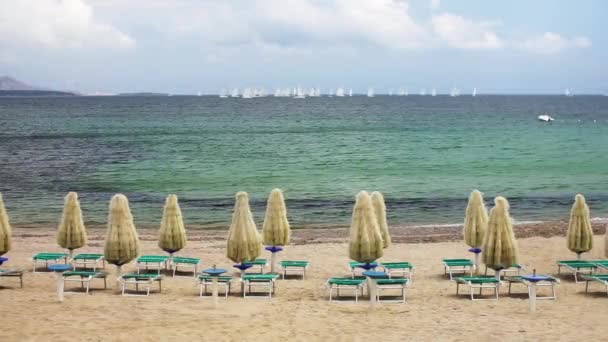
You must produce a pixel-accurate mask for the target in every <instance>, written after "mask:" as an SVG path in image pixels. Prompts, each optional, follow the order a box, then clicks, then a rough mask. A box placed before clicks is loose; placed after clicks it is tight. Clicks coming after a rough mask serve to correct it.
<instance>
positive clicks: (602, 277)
mask: <svg viewBox="0 0 608 342" xmlns="http://www.w3.org/2000/svg"><path fill="white" fill-rule="evenodd" d="M581 278H583V280H584V281H585V293H588V292H589V283H590V282H597V283H600V284H602V285H604V287H606V294H607V295H608V274H589V275H582V276H581Z"/></svg>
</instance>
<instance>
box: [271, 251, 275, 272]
mask: <svg viewBox="0 0 608 342" xmlns="http://www.w3.org/2000/svg"><path fill="white" fill-rule="evenodd" d="M276 261H277V252H272V254H271V255H270V273H273V274H274V270H275V269H276V267H275V265H276Z"/></svg>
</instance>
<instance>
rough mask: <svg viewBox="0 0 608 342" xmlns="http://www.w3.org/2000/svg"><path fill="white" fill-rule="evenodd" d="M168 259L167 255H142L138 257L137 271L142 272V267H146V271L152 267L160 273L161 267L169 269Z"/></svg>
mask: <svg viewBox="0 0 608 342" xmlns="http://www.w3.org/2000/svg"><path fill="white" fill-rule="evenodd" d="M168 260H169V257H168V256H166V255H142V256H140V257H139V258H137V262H136V263H137V273H140V270H141V268H144V269H145V270H146V273H148V270H149V269H150V268H155V269H156V270H157V271H158V274H160V271H161V269H163V268H164V269H167V261H168Z"/></svg>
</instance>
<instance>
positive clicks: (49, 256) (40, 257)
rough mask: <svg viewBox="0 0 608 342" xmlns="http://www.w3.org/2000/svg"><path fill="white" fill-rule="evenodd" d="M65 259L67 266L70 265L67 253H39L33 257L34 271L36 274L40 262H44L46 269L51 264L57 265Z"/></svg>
mask: <svg viewBox="0 0 608 342" xmlns="http://www.w3.org/2000/svg"><path fill="white" fill-rule="evenodd" d="M61 259H63V262H64V263H65V264H67V263H68V254H67V253H47V252H44V253H38V254H36V255H34V256H33V257H32V261H33V262H34V270H33V272H34V273H36V267H37V266H38V263H39V262H44V265H45V266H44V267H46V268H48V267H49V264H57V263H59V261H60V260H61Z"/></svg>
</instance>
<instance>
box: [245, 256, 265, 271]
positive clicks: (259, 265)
mask: <svg viewBox="0 0 608 342" xmlns="http://www.w3.org/2000/svg"><path fill="white" fill-rule="evenodd" d="M243 264H246V265H251V268H250V269H251V270H255V269H258V270H259V273H264V267H266V266H268V261H267V260H266V259H255V260H253V261H246V262H244V263H243Z"/></svg>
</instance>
